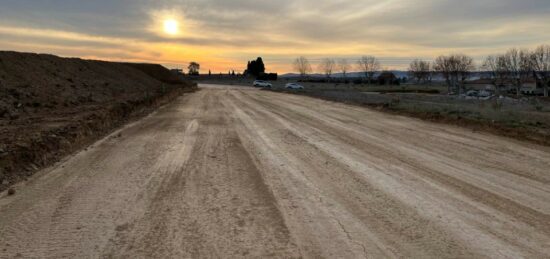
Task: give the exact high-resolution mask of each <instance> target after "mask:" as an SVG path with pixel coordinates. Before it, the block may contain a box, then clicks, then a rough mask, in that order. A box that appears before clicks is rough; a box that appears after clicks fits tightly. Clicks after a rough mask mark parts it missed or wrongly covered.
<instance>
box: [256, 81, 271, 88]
mask: <svg viewBox="0 0 550 259" xmlns="http://www.w3.org/2000/svg"><path fill="white" fill-rule="evenodd" d="M254 87H264V88H271V87H273V85H272V84H271V83H268V82H266V81H262V80H256V81H254Z"/></svg>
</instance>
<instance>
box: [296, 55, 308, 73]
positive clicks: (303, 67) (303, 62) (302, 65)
mask: <svg viewBox="0 0 550 259" xmlns="http://www.w3.org/2000/svg"><path fill="white" fill-rule="evenodd" d="M294 69H296V71H298V73H300V76H302V77H305V76H306V75H307V74H308V73H310V72H311V64H310V63H309V60H308V59H307V58H306V57H303V56H302V57H299V58H296V59H295V60H294Z"/></svg>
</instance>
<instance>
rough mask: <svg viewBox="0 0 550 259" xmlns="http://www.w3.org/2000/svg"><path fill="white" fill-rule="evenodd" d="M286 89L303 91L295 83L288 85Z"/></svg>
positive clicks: (301, 87)
mask: <svg viewBox="0 0 550 259" xmlns="http://www.w3.org/2000/svg"><path fill="white" fill-rule="evenodd" d="M285 88H286V89H304V87H303V86H301V85H299V84H296V83H288V84H286V86H285Z"/></svg>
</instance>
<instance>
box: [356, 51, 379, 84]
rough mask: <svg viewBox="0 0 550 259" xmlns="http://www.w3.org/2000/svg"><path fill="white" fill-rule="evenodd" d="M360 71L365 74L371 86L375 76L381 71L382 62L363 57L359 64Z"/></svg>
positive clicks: (372, 57)
mask: <svg viewBox="0 0 550 259" xmlns="http://www.w3.org/2000/svg"><path fill="white" fill-rule="evenodd" d="M357 64H358V65H359V69H360V70H361V71H363V73H365V77H366V78H367V80H368V81H369V84H370V83H371V82H372V81H373V79H374V75H375V74H376V72H377V71H379V70H380V69H381V66H380V61H378V59H377V58H376V57H374V56H363V57H361V58H360V59H359V61H358V62H357Z"/></svg>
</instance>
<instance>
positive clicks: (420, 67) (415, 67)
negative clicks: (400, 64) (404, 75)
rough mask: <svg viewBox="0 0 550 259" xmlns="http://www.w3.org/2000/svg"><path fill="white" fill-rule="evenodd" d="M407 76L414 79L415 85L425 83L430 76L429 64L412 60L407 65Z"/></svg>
mask: <svg viewBox="0 0 550 259" xmlns="http://www.w3.org/2000/svg"><path fill="white" fill-rule="evenodd" d="M409 74H410V75H411V76H412V77H414V78H415V79H416V82H417V83H420V82H424V83H425V82H427V81H428V80H429V77H430V74H431V70H430V62H428V61H424V60H419V59H415V60H413V61H412V62H411V64H410V65H409Z"/></svg>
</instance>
